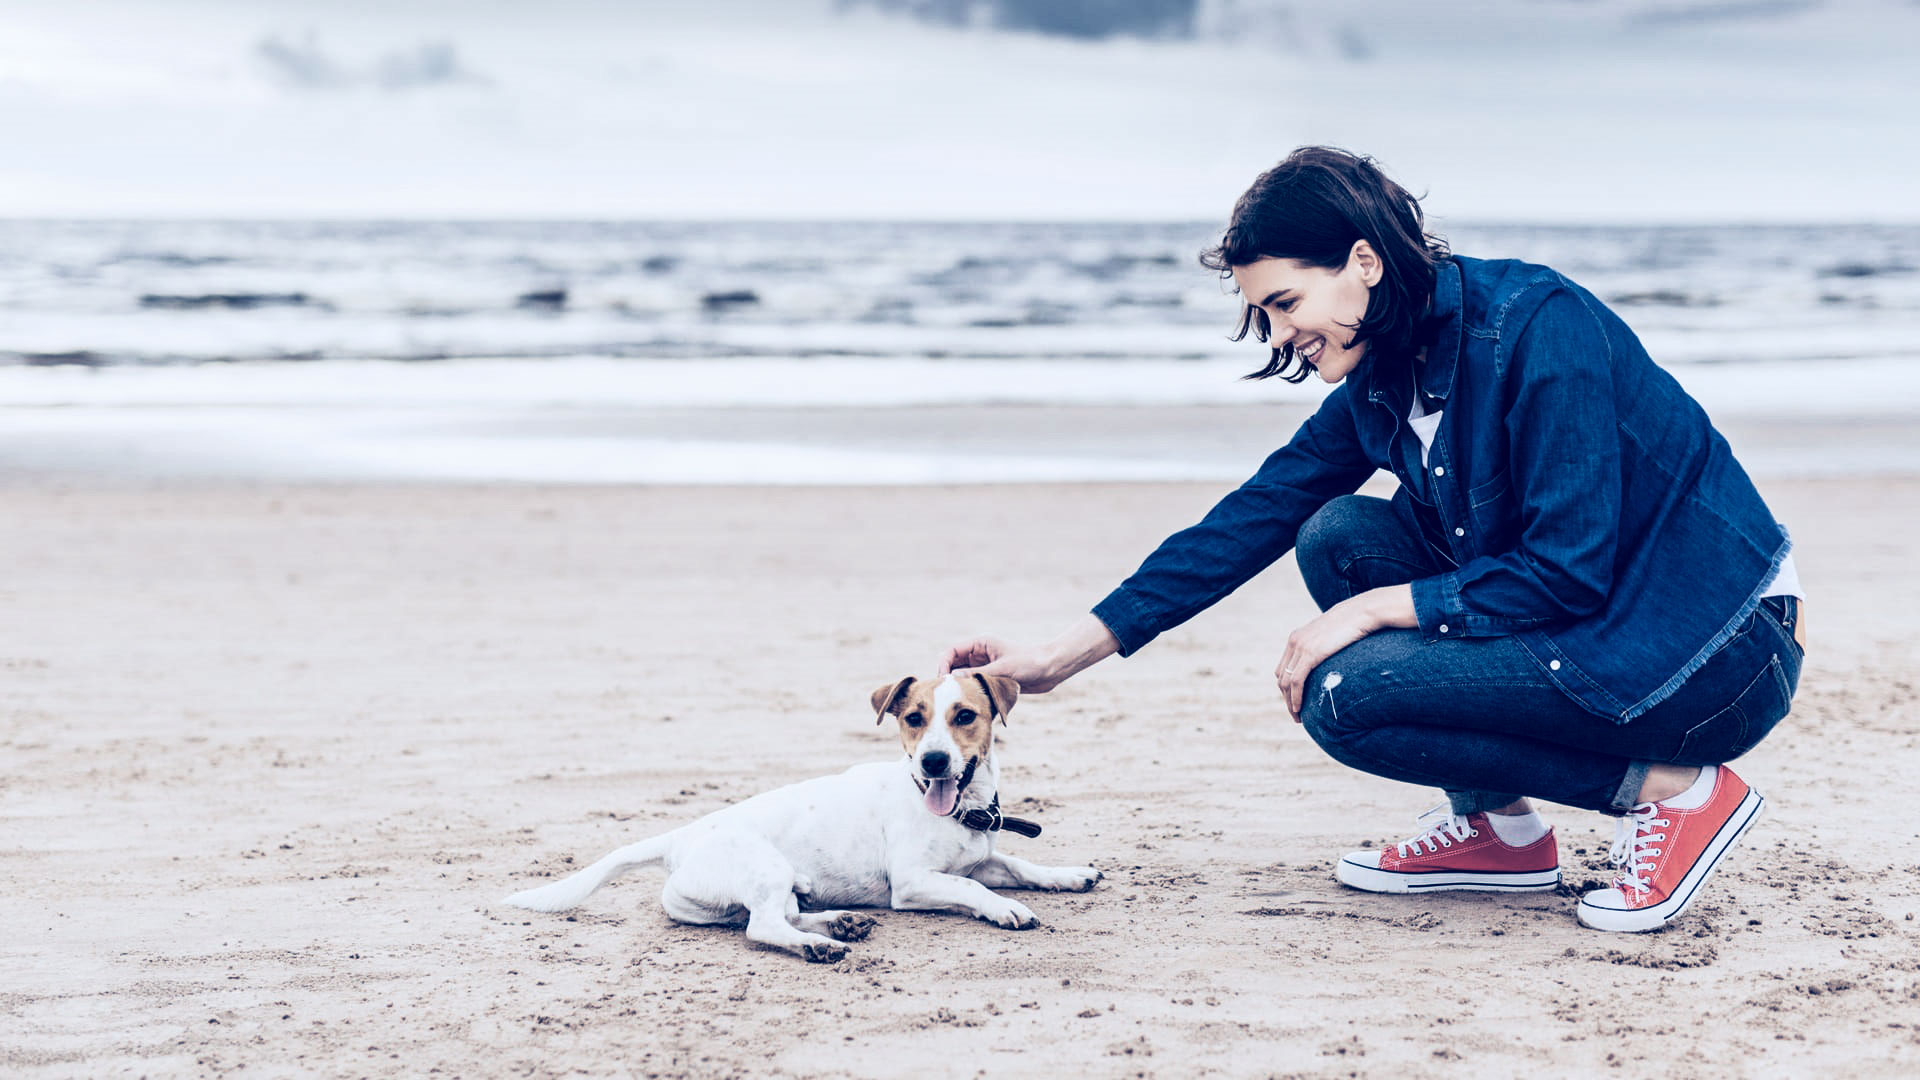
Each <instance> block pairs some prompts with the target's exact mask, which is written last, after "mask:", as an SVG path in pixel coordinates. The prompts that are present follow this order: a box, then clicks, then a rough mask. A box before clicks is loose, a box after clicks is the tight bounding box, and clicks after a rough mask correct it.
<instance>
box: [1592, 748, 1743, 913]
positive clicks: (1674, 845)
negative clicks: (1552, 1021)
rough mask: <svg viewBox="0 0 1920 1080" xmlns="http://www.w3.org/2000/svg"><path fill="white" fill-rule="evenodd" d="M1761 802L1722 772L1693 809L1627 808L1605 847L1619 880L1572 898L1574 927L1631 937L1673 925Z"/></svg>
mask: <svg viewBox="0 0 1920 1080" xmlns="http://www.w3.org/2000/svg"><path fill="white" fill-rule="evenodd" d="M1766 802H1767V800H1765V799H1763V798H1761V797H1760V793H1759V792H1757V791H1755V790H1753V789H1752V788H1750V787H1748V786H1747V784H1746V781H1744V780H1742V779H1740V778H1739V777H1738V776H1735V775H1734V774H1733V770H1732V769H1729V768H1727V767H1726V766H1725V765H1722V766H1720V775H1719V776H1718V777H1716V778H1715V779H1714V784H1713V794H1712V795H1710V796H1708V798H1707V801H1706V803H1705V804H1704V805H1702V806H1700V807H1699V808H1698V809H1694V810H1676V809H1674V808H1673V807H1671V806H1667V805H1664V804H1661V803H1641V804H1640V805H1639V806H1636V807H1634V808H1633V812H1632V813H1631V814H1628V815H1627V816H1626V817H1623V818H1621V819H1620V825H1619V827H1618V828H1619V831H1618V832H1617V833H1616V835H1615V837H1614V841H1613V851H1612V853H1611V854H1612V855H1613V861H1614V865H1616V866H1618V867H1620V875H1619V876H1618V877H1617V878H1615V879H1614V882H1613V885H1614V887H1613V888H1611V889H1595V890H1594V891H1593V892H1590V893H1588V894H1587V895H1585V896H1583V897H1581V898H1580V921H1581V922H1583V923H1586V924H1587V925H1588V926H1591V927H1593V928H1594V929H1595V930H1618V931H1624V932H1627V933H1635V934H1637V933H1644V932H1646V931H1648V930H1658V929H1660V928H1661V927H1663V926H1665V925H1667V924H1668V923H1670V922H1672V921H1673V920H1675V919H1677V918H1679V917H1680V913H1681V912H1684V911H1686V910H1687V908H1688V906H1689V905H1691V904H1692V903H1693V900H1694V897H1696V896H1698V895H1699V894H1700V886H1701V885H1702V884H1704V883H1705V882H1706V880H1707V877H1708V875H1710V874H1712V873H1713V871H1714V868H1715V867H1717V866H1719V865H1720V860H1721V859H1722V858H1724V857H1726V854H1727V852H1728V850H1730V849H1731V848H1732V847H1733V842H1734V841H1736V840H1738V839H1740V836H1741V834H1742V833H1744V832H1746V831H1747V829H1748V828H1750V827H1751V826H1752V825H1753V822H1754V819H1755V818H1758V817H1759V816H1760V808H1761V807H1762V806H1765V805H1766Z"/></svg>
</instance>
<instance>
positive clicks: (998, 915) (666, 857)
mask: <svg viewBox="0 0 1920 1080" xmlns="http://www.w3.org/2000/svg"><path fill="white" fill-rule="evenodd" d="M1019 696H1020V688H1019V685H1018V684H1017V683H1015V682H1014V681H1013V680H1012V679H1007V678H1002V677H1000V676H984V675H964V676H954V675H947V676H942V677H940V678H938V679H935V680H922V679H916V678H912V677H909V678H905V679H901V680H900V681H899V682H897V683H893V684H891V685H888V686H883V687H881V688H880V689H878V690H875V691H874V692H873V708H874V712H875V714H876V723H877V722H879V721H881V720H884V719H886V717H887V714H889V713H891V714H893V715H894V716H895V717H896V718H898V720H899V722H900V742H901V744H902V745H903V746H905V747H906V751H907V757H906V760H905V761H904V762H900V761H894V762H885V763H876V764H871V765H856V766H854V767H853V768H851V769H848V770H847V771H846V772H844V773H841V774H839V775H838V776H824V777H821V778H819V779H817V780H808V781H805V782H803V783H798V784H793V785H791V786H788V787H783V788H780V789H778V790H776V791H769V792H766V793H765V794H762V795H756V796H754V797H753V798H751V799H748V800H746V801H745V802H740V803H736V804H734V805H733V806H729V807H727V808H726V809H724V810H716V811H714V812H713V813H711V814H708V815H707V816H706V817H703V818H701V819H700V820H698V821H696V822H693V823H692V824H690V825H685V826H682V827H680V828H678V829H675V830H673V831H672V832H669V833H665V834H662V835H660V836H656V837H653V838H652V839H650V840H642V841H640V842H639V843H637V844H629V845H627V846H626V847H623V848H620V849H619V850H617V851H614V852H612V853H611V854H609V855H607V856H606V857H605V858H603V859H601V860H600V861H599V862H596V863H594V864H593V865H592V866H589V867H587V868H586V869H585V870H582V871H580V872H579V873H577V874H574V875H573V876H571V877H568V878H566V879H564V880H562V881H556V882H554V883H552V884H550V885H543V886H541V887H540V888H537V889H529V890H527V891H525V892H521V893H515V894H514V895H512V896H509V897H507V900H506V902H507V903H509V904H514V905H516V906H519V907H524V908H532V909H533V910H535V911H565V910H567V909H568V908H571V907H574V906H576V905H578V904H579V903H580V902H581V901H583V900H585V899H586V898H587V897H588V896H589V895H590V894H592V893H593V891H594V890H595V889H598V888H599V887H600V886H602V885H604V884H606V883H607V882H608V881H609V880H611V879H612V878H613V877H614V876H615V875H616V874H619V873H620V872H622V871H624V870H628V869H631V868H633V867H636V866H648V865H652V864H656V863H658V864H662V865H664V866H665V867H666V868H667V884H666V889H665V890H664V891H663V892H662V894H661V897H660V903H661V906H663V907H664V908H666V911H667V914H668V915H669V916H671V917H673V918H674V919H677V920H679V921H680V922H685V923H698V924H716V923H718V924H738V923H741V922H743V921H744V922H745V923H746V928H747V938H748V939H749V940H751V941H757V942H759V943H761V944H763V945H771V946H775V947H778V948H782V949H787V950H789V951H791V952H795V953H798V954H799V955H801V956H804V957H806V958H807V959H808V960H812V961H817V962H825V961H833V960H838V959H840V957H842V956H844V955H845V954H846V951H847V949H846V946H845V945H843V944H841V942H843V941H858V940H860V939H861V938H864V937H866V936H867V934H868V932H869V931H871V930H872V929H873V920H872V919H870V918H867V917H866V916H864V915H859V914H856V913H854V912H852V911H845V910H821V909H841V908H856V907H892V908H894V909H896V910H900V911H964V912H967V913H969V914H972V915H975V916H978V917H979V918H982V919H985V920H987V921H988V922H991V923H996V924H998V925H1000V926H1004V927H1007V928H1009V929H1013V930H1025V929H1027V928H1028V927H1031V926H1033V925H1034V922H1035V920H1034V917H1033V912H1031V911H1029V910H1027V907H1026V905H1024V904H1021V903H1019V902H1017V901H1014V900H1009V899H1007V898H1005V897H1003V896H1000V895H997V894H996V893H994V892H993V891H992V890H991V889H990V888H989V886H992V887H994V888H1010V889H1057V890H1070V891H1074V892H1084V891H1086V890H1088V889H1091V888H1093V885H1094V882H1096V881H1099V880H1100V877H1101V875H1100V872H1099V871H1098V870H1095V869H1094V868H1092V867H1090V866H1069V867H1046V866H1036V865H1034V864H1033V863H1030V862H1027V861H1025V860H1024V859H1016V858H1014V857H1013V856H1011V855H1002V854H999V853H997V852H995V851H994V850H993V839H994V833H995V832H998V831H1000V830H1001V829H1002V828H1005V829H1010V830H1013V831H1017V832H1022V833H1024V834H1026V835H1029V836H1032V835H1037V834H1038V833H1039V831H1040V829H1039V827H1038V826H1036V825H1032V824H1030V823H1028V822H1023V821H1020V820H1019V819H1017V818H1006V817H1003V816H1002V815H1001V813H1000V797H999V791H998V789H999V770H998V769H997V768H996V766H995V764H994V759H993V721H994V720H1002V721H1003V722H1004V719H1005V717H1006V715H1007V710H1009V709H1011V708H1012V707H1013V703H1014V701H1015V699H1016V698H1018V697H1019ZM803 900H804V901H805V903H806V905H807V906H808V907H809V908H810V909H812V910H810V911H808V912H802V911H801V910H800V907H801V903H802V901H803Z"/></svg>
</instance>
